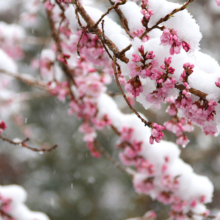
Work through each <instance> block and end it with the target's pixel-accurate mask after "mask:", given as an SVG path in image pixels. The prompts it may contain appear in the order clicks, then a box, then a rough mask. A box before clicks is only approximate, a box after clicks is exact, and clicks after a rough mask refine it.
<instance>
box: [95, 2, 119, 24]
mask: <svg viewBox="0 0 220 220" xmlns="http://www.w3.org/2000/svg"><path fill="white" fill-rule="evenodd" d="M117 7H118V3H117V4H114V5H113V6H112V7H110V8H108V10H107V11H106V12H105V13H104V14H103V15H102V16H101V17H100V18H99V20H98V21H97V22H96V23H95V25H94V26H93V27H94V28H97V27H98V25H99V23H100V22H101V21H102V19H103V18H104V17H105V16H106V15H108V14H109V13H110V11H111V10H112V9H115V8H117Z"/></svg>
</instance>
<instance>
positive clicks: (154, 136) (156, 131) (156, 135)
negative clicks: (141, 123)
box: [150, 123, 165, 144]
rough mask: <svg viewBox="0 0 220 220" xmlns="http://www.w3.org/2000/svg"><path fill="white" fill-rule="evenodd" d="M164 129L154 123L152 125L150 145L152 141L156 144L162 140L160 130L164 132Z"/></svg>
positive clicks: (162, 135)
mask: <svg viewBox="0 0 220 220" xmlns="http://www.w3.org/2000/svg"><path fill="white" fill-rule="evenodd" d="M164 129H165V127H163V126H161V125H158V124H156V123H153V125H152V131H151V136H150V144H153V143H154V140H155V141H156V142H157V143H159V142H160V141H161V140H162V138H163V137H164V134H163V132H162V130H164Z"/></svg>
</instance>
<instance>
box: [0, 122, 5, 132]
mask: <svg viewBox="0 0 220 220" xmlns="http://www.w3.org/2000/svg"><path fill="white" fill-rule="evenodd" d="M6 128H7V125H6V124H5V122H4V121H1V122H0V134H1V133H2V131H3V130H5V129H6Z"/></svg>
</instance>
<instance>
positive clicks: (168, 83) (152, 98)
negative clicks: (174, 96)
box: [146, 57, 176, 105]
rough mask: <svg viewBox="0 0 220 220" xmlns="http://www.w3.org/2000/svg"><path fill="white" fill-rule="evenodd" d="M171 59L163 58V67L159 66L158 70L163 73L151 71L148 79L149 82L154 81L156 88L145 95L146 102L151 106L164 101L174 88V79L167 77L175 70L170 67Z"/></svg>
mask: <svg viewBox="0 0 220 220" xmlns="http://www.w3.org/2000/svg"><path fill="white" fill-rule="evenodd" d="M170 64H171V57H169V58H168V59H167V58H165V60H164V65H161V66H160V68H161V69H162V70H164V72H163V71H159V70H157V71H151V73H150V74H151V75H150V76H149V78H150V79H151V80H156V83H157V87H156V90H155V91H153V92H152V93H149V94H147V96H146V101H148V102H149V103H152V104H154V105H155V104H160V102H163V101H165V99H166V98H167V97H168V95H169V91H170V90H171V89H173V88H174V87H175V84H176V79H174V78H172V77H171V76H169V74H173V73H174V71H175V69H174V68H172V67H171V66H170Z"/></svg>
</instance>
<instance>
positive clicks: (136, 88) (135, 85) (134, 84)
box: [125, 76, 143, 98]
mask: <svg viewBox="0 0 220 220" xmlns="http://www.w3.org/2000/svg"><path fill="white" fill-rule="evenodd" d="M125 90H126V91H127V92H130V93H131V94H132V95H133V96H134V97H135V98H136V97H137V96H139V95H140V93H142V92H143V87H142V84H141V81H140V79H139V76H136V77H134V78H131V79H130V80H128V82H127V83H126V85H125Z"/></svg>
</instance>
